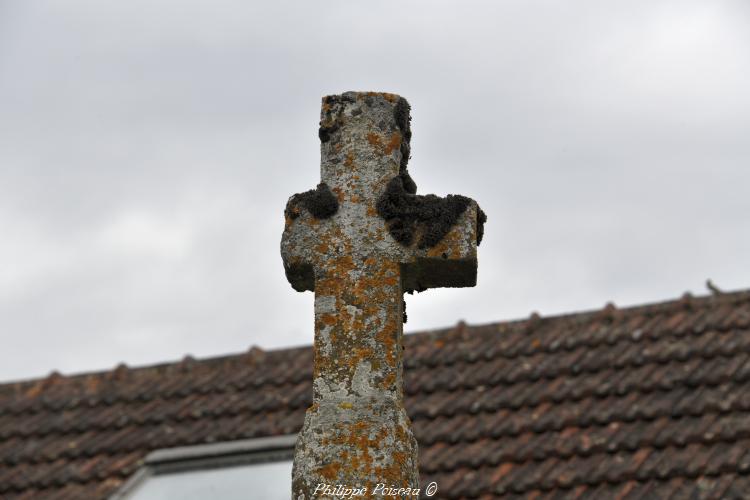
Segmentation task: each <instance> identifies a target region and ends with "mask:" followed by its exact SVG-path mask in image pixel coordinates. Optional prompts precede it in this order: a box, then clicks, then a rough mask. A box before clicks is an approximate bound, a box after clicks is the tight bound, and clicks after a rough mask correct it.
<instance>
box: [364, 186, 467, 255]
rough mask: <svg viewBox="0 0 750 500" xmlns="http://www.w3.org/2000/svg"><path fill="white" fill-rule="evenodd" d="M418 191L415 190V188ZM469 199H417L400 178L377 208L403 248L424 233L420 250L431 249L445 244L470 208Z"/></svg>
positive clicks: (449, 196) (437, 197)
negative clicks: (418, 230)
mask: <svg viewBox="0 0 750 500" xmlns="http://www.w3.org/2000/svg"><path fill="white" fill-rule="evenodd" d="M415 187H416V186H415ZM470 201H471V200H470V199H469V198H467V197H465V196H461V195H453V194H449V195H448V196H446V197H445V198H441V197H439V196H436V195H434V194H428V195H416V194H414V193H410V192H409V191H407V189H406V187H405V186H404V181H403V178H402V177H401V176H398V177H394V178H393V179H391V181H390V182H389V183H388V186H387V187H386V190H385V193H383V195H382V196H381V197H380V199H379V200H378V204H377V209H378V214H379V215H380V216H381V217H383V218H384V219H385V220H386V223H387V224H388V230H389V232H390V233H391V236H393V238H394V239H395V240H396V241H398V242H399V243H401V244H403V245H407V246H408V245H411V244H412V242H413V241H414V235H415V233H416V232H417V229H418V228H419V229H421V232H422V236H421V237H420V239H419V243H418V247H419V248H430V247H433V246H435V245H437V244H438V243H439V242H440V240H442V239H443V238H444V237H445V235H446V234H448V231H450V229H451V227H453V225H454V224H455V223H456V221H458V218H459V217H460V216H461V214H462V213H464V211H465V210H466V207H468V206H469V203H470Z"/></svg>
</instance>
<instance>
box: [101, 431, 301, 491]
mask: <svg viewBox="0 0 750 500" xmlns="http://www.w3.org/2000/svg"><path fill="white" fill-rule="evenodd" d="M295 439H296V436H280V437H272V438H261V439H250V440H243V441H233V442H228V443H218V444H210V445H200V446H188V447H182V448H171V449H165V450H158V451H155V452H153V453H151V454H149V455H148V457H146V463H145V465H144V467H143V468H142V469H141V470H140V471H138V473H136V475H135V476H133V477H132V478H131V479H130V481H128V482H127V483H126V484H125V485H124V486H123V488H122V489H121V490H120V491H119V492H118V493H117V494H115V495H114V496H113V497H112V500H165V499H173V498H179V499H181V500H205V499H222V500H246V499H247V498H264V499H268V500H277V499H278V500H282V499H283V500H287V499H288V498H289V496H290V494H291V490H292V457H293V454H294V442H295Z"/></svg>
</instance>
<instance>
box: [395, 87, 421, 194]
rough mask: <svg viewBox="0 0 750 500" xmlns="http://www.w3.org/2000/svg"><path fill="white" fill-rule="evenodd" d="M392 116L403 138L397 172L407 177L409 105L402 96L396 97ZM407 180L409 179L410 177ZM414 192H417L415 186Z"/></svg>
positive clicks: (409, 130) (409, 124)
mask: <svg viewBox="0 0 750 500" xmlns="http://www.w3.org/2000/svg"><path fill="white" fill-rule="evenodd" d="M393 117H394V119H395V120H396V125H398V128H399V129H400V130H401V137H402V138H403V140H402V141H401V164H400V165H399V172H400V173H401V174H402V175H406V176H407V177H408V175H409V174H408V173H407V172H406V166H407V164H408V163H409V158H411V156H410V155H411V145H410V142H411V106H410V105H409V102H408V101H407V100H406V99H404V98H403V97H399V98H398V101H397V102H396V106H395V108H394V110H393ZM409 180H410V181H411V178H409ZM411 182H412V184H413V183H414V181H411ZM414 192H415V193H416V192H417V190H416V187H415V189H414Z"/></svg>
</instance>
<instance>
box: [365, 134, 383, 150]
mask: <svg viewBox="0 0 750 500" xmlns="http://www.w3.org/2000/svg"><path fill="white" fill-rule="evenodd" d="M367 142H369V143H370V146H372V147H373V148H375V149H376V150H377V151H378V152H382V151H383V141H381V140H380V136H379V135H378V134H376V133H375V132H368V133H367Z"/></svg>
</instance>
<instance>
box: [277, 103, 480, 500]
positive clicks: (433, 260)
mask: <svg viewBox="0 0 750 500" xmlns="http://www.w3.org/2000/svg"><path fill="white" fill-rule="evenodd" d="M408 112H409V106H408V103H406V101H405V100H404V99H402V98H400V97H398V96H396V95H393V94H382V93H371V92H370V93H356V92H347V93H345V94H342V95H339V96H328V97H325V98H324V99H323V106H322V112H321V128H320V131H319V136H320V139H321V181H322V183H325V185H326V186H327V188H329V189H330V192H332V193H333V194H334V195H335V197H336V200H337V202H338V206H337V207H336V210H335V211H333V210H332V209H331V206H332V204H331V203H330V202H327V203H324V208H326V209H325V210H323V211H321V212H320V213H317V214H316V213H315V212H316V210H315V209H311V208H310V206H311V205H310V204H309V203H302V202H299V200H301V199H303V198H300V197H299V196H300V195H295V196H297V198H295V197H292V198H291V199H290V203H289V204H288V206H287V210H286V213H285V218H286V225H285V228H284V234H283V237H282V242H281V254H282V257H283V260H284V267H285V270H286V274H287V278H288V279H289V281H290V283H291V284H292V286H293V287H294V289H295V290H299V291H302V290H314V291H315V369H314V381H313V401H314V402H313V405H312V406H311V407H310V408H309V409H308V411H307V413H306V417H305V423H304V426H303V429H302V431H301V432H300V436H299V438H298V442H297V447H296V451H295V459H294V469H293V484H292V489H293V498H295V499H297V500H302V499H310V498H325V497H324V496H321V495H316V494H315V493H314V491H315V488H316V486H317V485H318V484H330V485H337V484H341V485H345V486H349V487H367V488H368V491H370V492H372V491H373V488H374V487H375V485H376V484H378V483H385V484H387V485H388V486H396V487H411V488H417V487H418V471H417V445H416V441H415V440H414V437H413V436H412V433H411V424H410V422H409V419H408V417H407V415H406V412H405V410H404V407H403V393H402V385H403V384H402V355H401V351H402V347H401V336H402V318H403V301H402V296H403V293H404V291H411V290H423V289H426V288H430V287H437V286H454V287H455V286H473V285H474V284H475V283H476V262H477V261H476V251H477V250H476V249H477V233H478V223H479V222H483V221H481V217H480V211H479V208H478V207H477V204H476V202H474V201H473V200H470V199H468V198H464V199H463V200H465V201H462V202H461V203H463V204H464V205H465V206H463V207H462V210H460V211H455V210H454V211H453V212H452V213H453V218H452V219H451V221H450V222H451V224H448V225H447V226H445V227H444V228H443V229H444V230H442V229H441V233H440V236H441V238H433V240H436V241H430V243H431V244H430V245H420V244H419V242H420V241H423V240H424V238H423V236H424V235H423V234H421V233H420V232H421V231H424V228H426V227H431V226H429V224H421V225H420V224H414V225H413V229H414V231H416V233H417V234H414V235H413V237H412V238H411V240H410V241H401V242H399V241H397V240H396V239H394V237H393V236H392V230H391V229H392V228H389V227H388V223H387V222H386V219H385V218H384V217H382V216H381V214H379V213H378V201H379V199H381V198H382V197H383V195H384V193H386V188H387V186H388V184H389V183H390V182H391V181H392V180H393V179H394V178H399V177H400V178H401V179H406V178H407V177H408V174H407V173H406V170H405V166H406V160H405V159H404V158H403V156H404V155H408V154H409V146H408V139H409V138H410V137H411V131H410V129H409V117H408ZM414 189H416V186H414ZM318 191H320V193H322V194H315V193H317V192H318ZM410 194H413V193H410ZM303 196H307V197H308V198H309V199H313V202H314V201H315V200H317V199H318V198H319V199H321V200H323V201H324V202H325V201H326V197H325V192H324V190H322V188H319V189H318V190H317V191H311V192H308V194H307V195H303ZM315 197H317V198H315ZM303 200H304V199H303ZM328 201H330V200H328ZM316 206H317V205H316ZM321 213H322V214H324V215H325V217H321V216H320V215H321ZM435 213H437V214H438V216H440V214H441V213H442V212H441V211H440V210H437V211H435ZM428 222H429V221H428ZM389 223H391V224H392V223H393V220H391V221H390V222H389Z"/></svg>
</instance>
